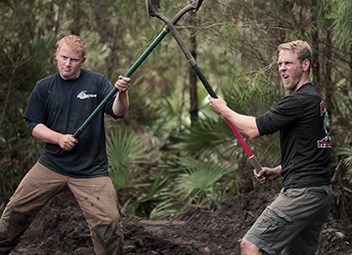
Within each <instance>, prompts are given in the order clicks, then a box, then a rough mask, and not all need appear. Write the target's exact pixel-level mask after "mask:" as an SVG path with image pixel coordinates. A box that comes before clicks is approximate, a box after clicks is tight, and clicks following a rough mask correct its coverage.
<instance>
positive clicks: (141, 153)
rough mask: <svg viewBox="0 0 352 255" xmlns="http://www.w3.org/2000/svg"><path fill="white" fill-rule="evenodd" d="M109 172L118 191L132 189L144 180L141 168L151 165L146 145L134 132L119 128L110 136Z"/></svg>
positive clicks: (108, 144) (108, 147)
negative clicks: (131, 187)
mask: <svg viewBox="0 0 352 255" xmlns="http://www.w3.org/2000/svg"><path fill="white" fill-rule="evenodd" d="M107 153H108V157H109V163H110V165H109V171H110V175H111V178H112V181H113V183H114V185H115V187H116V188H117V189H123V188H126V187H130V186H132V185H134V184H135V183H137V182H138V181H139V180H140V179H141V178H143V172H142V171H140V170H141V166H143V165H146V164H148V163H149V157H150V155H151V154H150V153H149V150H148V148H147V146H146V143H145V142H144V141H143V140H142V139H141V137H140V136H139V135H138V134H137V133H135V132H134V131H131V130H127V129H124V128H123V127H119V128H117V129H115V130H112V131H111V132H109V134H108V139H107Z"/></svg>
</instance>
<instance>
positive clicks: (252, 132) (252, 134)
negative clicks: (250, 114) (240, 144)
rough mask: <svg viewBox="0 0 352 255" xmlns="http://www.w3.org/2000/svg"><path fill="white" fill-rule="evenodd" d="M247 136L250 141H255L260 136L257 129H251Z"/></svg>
mask: <svg viewBox="0 0 352 255" xmlns="http://www.w3.org/2000/svg"><path fill="white" fill-rule="evenodd" d="M247 136H248V137H249V138H250V139H256V138H258V137H260V134H259V131H258V129H252V130H250V131H249V132H248V133H247Z"/></svg>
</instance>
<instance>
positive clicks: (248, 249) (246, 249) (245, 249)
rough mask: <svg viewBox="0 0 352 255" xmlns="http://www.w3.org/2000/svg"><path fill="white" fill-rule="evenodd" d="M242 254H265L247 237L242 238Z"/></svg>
mask: <svg viewBox="0 0 352 255" xmlns="http://www.w3.org/2000/svg"><path fill="white" fill-rule="evenodd" d="M241 255H263V253H262V251H261V250H260V249H259V248H258V247H257V246H256V245H255V244H253V243H251V242H250V241H248V240H247V239H245V238H242V240H241Z"/></svg>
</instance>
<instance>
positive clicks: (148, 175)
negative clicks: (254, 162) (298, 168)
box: [0, 0, 352, 224]
mask: <svg viewBox="0 0 352 255" xmlns="http://www.w3.org/2000/svg"><path fill="white" fill-rule="evenodd" d="M161 3H162V6H163V10H164V13H165V14H166V16H168V17H172V16H173V15H174V14H176V12H177V11H178V10H180V9H181V8H182V7H183V6H184V5H186V4H187V3H188V1H186V0H182V1H171V0H165V1H161ZM351 17H352V1H350V0H308V1H307V0H305V1H303V0H296V1H293V0H272V1H266V0H204V2H203V5H202V6H201V8H200V10H199V11H198V12H197V13H196V14H186V15H185V16H184V17H183V18H182V20H181V21H180V22H179V24H178V25H177V28H178V29H179V31H180V33H181V34H182V37H183V39H184V40H185V42H186V44H187V45H188V46H189V47H190V49H191V51H192V53H193V55H194V56H195V57H196V59H197V62H198V64H199V66H200V67H201V68H202V70H203V71H204V73H205V74H206V76H207V78H208V79H209V81H210V83H211V84H212V86H213V87H214V88H215V90H216V92H217V93H218V94H220V95H223V96H224V97H225V100H226V101H227V102H228V105H229V106H230V107H231V108H233V109H236V111H238V112H240V113H243V114H247V115H253V116H257V115H259V114H262V113H264V112H265V111H267V110H268V109H270V108H271V107H273V106H275V104H276V103H277V102H278V101H279V100H280V99H281V98H282V97H283V96H285V93H286V92H285V90H284V89H283V88H282V86H281V85H280V79H279V77H278V71H277V70H278V68H277V64H276V58H277V46H278V45H279V44H280V43H283V42H287V41H291V40H296V39H302V40H306V41H307V42H309V43H310V44H311V45H312V47H313V50H314V63H313V70H312V73H311V78H312V80H313V82H314V83H315V84H316V85H317V88H318V90H319V91H320V92H321V94H322V95H323V97H324V99H325V100H326V103H327V107H328V110H329V114H330V128H331V133H332V136H333V144H334V146H333V149H332V159H333V160H332V164H331V176H332V180H333V188H334V208H333V213H334V216H336V217H338V218H343V219H345V220H346V222H347V223H348V224H351V212H352V210H351V209H352V208H351V207H352V203H351V200H352V199H351V197H352V184H351V179H352V176H351V174H352V148H351V144H352V133H351V129H352V122H351V117H352V95H351V94H352V92H351V80H352V47H351V46H352V19H351ZM0 20H1V22H0V32H1V37H0V165H1V170H0V212H1V211H2V210H3V209H4V206H5V205H6V203H7V201H8V199H9V197H10V196H11V194H12V193H13V192H14V190H15V188H16V187H17V185H18V184H19V182H20V180H21V178H22V177H23V176H24V175H25V174H26V172H27V171H28V169H29V168H30V167H31V166H32V165H33V163H34V162H35V160H36V159H37V157H38V153H39V150H40V148H41V146H42V144H40V143H39V142H37V141H36V140H34V139H33V138H31V137H30V136H29V135H28V133H27V127H26V123H25V121H24V120H23V112H24V109H25V107H26V105H27V102H28V99H29V96H30V94H31V91H32V89H33V88H34V86H35V84H36V81H37V80H39V79H41V78H43V77H45V76H46V75H49V74H51V73H53V72H56V63H55V60H54V51H55V48H56V42H57V40H58V39H59V38H61V37H62V36H63V35H67V34H77V35H80V36H82V37H83V39H84V40H85V41H86V42H87V47H88V55H87V60H86V63H85V65H84V68H86V69H90V70H94V71H97V72H101V73H103V74H104V75H106V76H107V77H109V79H110V80H111V81H112V82H114V81H115V80H116V77H117V76H118V75H119V74H124V73H125V72H126V71H127V70H128V69H129V68H130V66H131V65H132V64H133V63H134V61H135V60H136V59H137V57H138V56H139V55H140V54H141V53H142V52H143V51H144V49H145V48H146V47H147V46H148V45H149V43H150V42H151V41H152V40H153V39H154V38H155V37H156V36H157V35H158V34H159V32H160V31H161V29H162V28H163V27H164V25H163V24H162V22H160V21H159V20H157V19H149V17H148V16H147V13H146V7H145V3H144V1H142V0H134V1H126V0H105V1H100V0H79V1H78V0H71V1H67V0H57V1H54V0H28V1H15V0H8V1H0ZM132 79H133V87H132V88H131V90H130V98H131V102H130V103H131V106H130V111H129V113H128V114H127V116H126V117H125V118H124V119H123V120H122V121H121V120H119V121H113V120H111V119H109V118H107V119H106V126H107V136H108V138H107V143H108V144H107V148H108V154H109V160H110V169H109V170H110V174H111V176H112V179H113V182H114V185H115V187H116V189H117V190H118V192H119V194H120V200H121V206H122V207H121V210H122V211H123V212H124V213H126V214H128V215H136V216H140V217H146V218H160V217H167V216H171V215H176V214H179V213H181V212H183V211H184V210H185V209H186V208H188V207H189V206H197V207H203V208H208V209H209V210H214V209H216V208H217V206H218V205H219V203H220V202H221V201H223V200H224V199H227V198H229V197H231V196H234V195H235V194H239V193H245V192H249V191H253V190H254V191H273V190H274V191H278V190H279V189H280V180H278V181H277V182H274V183H272V184H270V185H265V186H259V185H258V184H257V183H256V181H255V180H254V179H253V175H252V167H251V165H249V164H248V162H247V159H246V156H245V154H244V153H243V151H242V149H241V146H240V145H239V144H238V143H237V140H236V138H235V137H234V136H233V134H232V133H231V130H230V129H229V128H228V126H227V125H226V122H225V121H224V120H223V119H222V118H220V117H219V116H218V115H216V114H215V113H213V112H212V111H211V110H210V107H209V104H208V101H207V93H206V91H205V89H204V88H203V86H202V85H201V83H200V82H197V79H196V76H195V74H194V73H193V72H192V70H191V69H190V68H189V65H188V63H187V61H186V59H185V57H184V56H183V54H182V52H181V51H180V49H179V48H178V46H177V44H176V42H175V40H174V39H173V38H172V36H171V35H168V36H167V37H166V38H165V39H164V40H163V41H162V42H161V43H160V45H158V46H157V47H156V49H155V50H154V51H153V52H152V54H151V55H150V56H149V58H148V59H147V60H146V61H145V62H144V63H143V64H142V65H141V66H140V68H139V69H138V70H137V72H136V73H134V74H133V76H132ZM77 128H78V127H77ZM92 135H93V134H92ZM247 142H248V143H249V144H250V146H251V148H252V150H253V152H254V153H255V155H256V157H257V159H258V160H259V162H261V164H262V165H263V166H275V165H277V164H279V163H280V151H279V142H278V135H277V134H276V135H271V136H268V137H262V138H259V139H256V140H247Z"/></svg>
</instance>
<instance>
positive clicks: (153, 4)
mask: <svg viewBox="0 0 352 255" xmlns="http://www.w3.org/2000/svg"><path fill="white" fill-rule="evenodd" d="M145 4H146V7H147V13H148V16H149V17H156V15H157V13H158V11H159V9H160V0H145Z"/></svg>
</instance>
